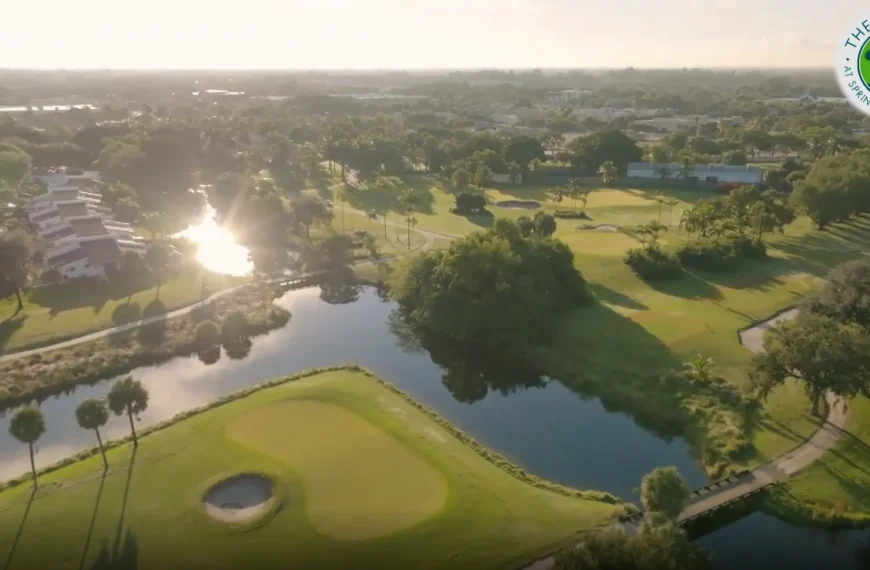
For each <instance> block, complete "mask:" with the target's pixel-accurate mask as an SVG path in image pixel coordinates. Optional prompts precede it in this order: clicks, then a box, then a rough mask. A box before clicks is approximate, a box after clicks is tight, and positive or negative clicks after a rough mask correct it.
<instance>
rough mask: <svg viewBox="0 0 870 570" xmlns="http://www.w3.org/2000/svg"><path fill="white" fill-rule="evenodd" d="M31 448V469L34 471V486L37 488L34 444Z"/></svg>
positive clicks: (31, 444)
mask: <svg viewBox="0 0 870 570" xmlns="http://www.w3.org/2000/svg"><path fill="white" fill-rule="evenodd" d="M28 445H29V446H30V469H31V471H33V486H34V487H36V462H35V461H34V460H33V443H29V444H28Z"/></svg>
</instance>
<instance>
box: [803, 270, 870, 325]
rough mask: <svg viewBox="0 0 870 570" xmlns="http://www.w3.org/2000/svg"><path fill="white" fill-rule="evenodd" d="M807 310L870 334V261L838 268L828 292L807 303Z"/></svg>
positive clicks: (825, 290)
mask: <svg viewBox="0 0 870 570" xmlns="http://www.w3.org/2000/svg"><path fill="white" fill-rule="evenodd" d="M806 309H807V310H809V311H810V312H812V313H816V314H819V315H824V316H827V317H831V318H833V319H835V320H837V321H840V322H843V323H854V324H856V325H858V326H860V327H861V328H863V329H864V330H865V331H870V260H867V259H859V260H855V261H848V262H846V263H843V264H842V265H840V266H838V267H836V268H835V269H834V270H833V271H832V272H831V274H830V276H829V278H828V283H827V284H826V285H825V287H824V289H822V291H821V292H820V293H819V294H818V295H817V296H815V297H813V298H811V299H810V300H809V301H808V302H807V303H806Z"/></svg>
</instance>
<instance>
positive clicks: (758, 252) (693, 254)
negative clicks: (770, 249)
mask: <svg viewBox="0 0 870 570" xmlns="http://www.w3.org/2000/svg"><path fill="white" fill-rule="evenodd" d="M766 255H767V246H766V245H764V242H762V241H758V240H754V239H750V238H748V237H745V236H744V237H738V238H735V239H733V240H731V241H727V242H724V243H694V244H686V245H684V246H682V247H681V248H680V249H679V250H678V251H677V257H678V258H679V259H680V261H681V262H682V263H683V265H686V266H689V267H695V268H697V269H703V270H705V271H732V270H734V269H737V268H738V267H739V266H740V264H741V263H743V261H744V260H746V259H762V258H764V257H765V256H766Z"/></svg>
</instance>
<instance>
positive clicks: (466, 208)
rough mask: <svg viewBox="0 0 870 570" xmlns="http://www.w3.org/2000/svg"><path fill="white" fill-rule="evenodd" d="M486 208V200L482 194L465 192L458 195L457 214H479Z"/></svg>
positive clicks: (455, 211)
mask: <svg viewBox="0 0 870 570" xmlns="http://www.w3.org/2000/svg"><path fill="white" fill-rule="evenodd" d="M485 209H486V200H485V199H484V197H483V196H481V195H480V194H469V193H468V192H463V193H461V194H459V195H458V196H456V208H454V213H456V214H479V213H481V212H483V211H484V210H485Z"/></svg>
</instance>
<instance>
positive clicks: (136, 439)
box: [127, 408, 139, 447]
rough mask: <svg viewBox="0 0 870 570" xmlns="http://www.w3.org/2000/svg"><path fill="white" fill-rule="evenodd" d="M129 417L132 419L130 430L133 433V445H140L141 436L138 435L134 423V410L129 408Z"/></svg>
mask: <svg viewBox="0 0 870 570" xmlns="http://www.w3.org/2000/svg"><path fill="white" fill-rule="evenodd" d="M127 418H129V419H130V431H131V432H132V433H133V446H134V447H138V446H139V438H138V437H136V426H135V425H133V410H131V409H130V408H127Z"/></svg>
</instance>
